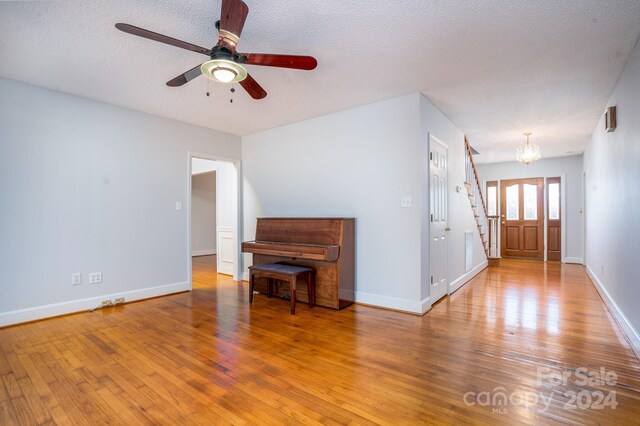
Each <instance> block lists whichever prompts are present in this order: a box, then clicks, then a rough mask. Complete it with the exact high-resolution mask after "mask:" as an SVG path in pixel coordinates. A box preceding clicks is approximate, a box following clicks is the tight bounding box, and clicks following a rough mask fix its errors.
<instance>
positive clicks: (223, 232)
mask: <svg viewBox="0 0 640 426" xmlns="http://www.w3.org/2000/svg"><path fill="white" fill-rule="evenodd" d="M217 243H218V256H217V263H218V273H219V274H226V275H233V273H234V265H235V258H236V244H235V237H234V230H233V228H218V238H217Z"/></svg>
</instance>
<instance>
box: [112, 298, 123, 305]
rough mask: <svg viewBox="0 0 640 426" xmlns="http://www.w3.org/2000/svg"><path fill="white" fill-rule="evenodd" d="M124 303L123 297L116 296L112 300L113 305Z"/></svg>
mask: <svg viewBox="0 0 640 426" xmlns="http://www.w3.org/2000/svg"><path fill="white" fill-rule="evenodd" d="M123 303H124V297H118V298H116V299H115V300H114V301H113V304H114V305H121V304H123Z"/></svg>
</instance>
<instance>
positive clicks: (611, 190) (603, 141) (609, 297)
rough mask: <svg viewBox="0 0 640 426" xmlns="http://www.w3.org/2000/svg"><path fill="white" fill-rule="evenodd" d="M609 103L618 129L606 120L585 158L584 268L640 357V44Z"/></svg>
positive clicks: (601, 124)
mask: <svg viewBox="0 0 640 426" xmlns="http://www.w3.org/2000/svg"><path fill="white" fill-rule="evenodd" d="M607 105H609V106H614V105H615V106H616V107H617V117H618V127H617V129H616V130H615V132H613V133H607V132H605V131H604V117H602V118H601V119H600V121H599V122H598V125H597V126H596V128H595V130H594V132H593V135H592V137H591V139H590V140H589V142H588V144H587V149H586V151H585V154H584V171H585V173H586V186H585V202H586V203H585V206H586V209H585V212H586V217H585V220H586V264H587V268H588V271H589V273H590V275H591V276H592V278H593V279H594V281H595V283H596V286H597V287H598V288H599V290H600V291H601V294H602V295H603V298H604V299H605V301H606V302H607V303H608V304H609V306H610V308H612V310H613V311H614V314H615V315H616V317H617V319H618V321H619V322H620V323H621V325H622V326H623V328H624V329H625V331H626V333H627V335H629V336H630V337H631V338H632V340H633V343H634V344H635V346H636V352H637V353H638V354H640V337H639V336H638V331H640V303H639V302H640V278H638V264H640V249H639V247H640V245H639V242H640V220H639V219H638V217H639V212H640V190H639V189H638V188H640V186H639V185H638V183H639V182H640V120H638V118H640V44H638V45H636V47H635V50H634V52H633V53H632V54H631V56H630V57H629V59H628V63H627V66H626V68H625V69H624V71H623V73H622V75H621V76H620V80H619V81H618V84H617V85H616V88H615V90H614V91H613V94H612V95H611V98H610V99H609V102H608V103H607Z"/></svg>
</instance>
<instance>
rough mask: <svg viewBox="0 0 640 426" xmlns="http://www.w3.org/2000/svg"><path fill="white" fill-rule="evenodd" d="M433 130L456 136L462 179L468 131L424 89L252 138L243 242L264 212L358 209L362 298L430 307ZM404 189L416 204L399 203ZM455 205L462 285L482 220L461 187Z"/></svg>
mask: <svg viewBox="0 0 640 426" xmlns="http://www.w3.org/2000/svg"><path fill="white" fill-rule="evenodd" d="M429 132H433V133H434V134H435V135H437V137H438V138H440V139H441V140H442V141H444V142H446V143H448V144H450V157H451V160H450V179H449V185H450V187H451V188H454V187H455V184H456V183H457V184H460V185H462V184H463V183H464V153H463V148H464V145H463V143H464V138H463V136H462V133H461V132H460V130H458V129H457V128H456V127H455V125H453V123H451V121H450V120H448V119H447V118H446V117H445V116H444V115H443V114H442V113H441V112H440V111H438V110H437V109H436V108H435V107H434V106H433V105H432V104H431V103H430V102H429V101H428V100H427V99H426V98H424V97H423V96H422V95H420V94H417V93H416V94H411V95H406V96H401V97H398V98H394V99H391V100H387V101H383V102H378V103H374V104H371V105H365V106H362V107H358V108H353V109H349V110H346V111H342V112H338V113H334V114H330V115H326V116H323V117H318V118H314V119H311V120H306V121H303V122H300V123H296V124H291V125H287V126H284V127H280V128H276V129H272V130H267V131H264V132H260V133H256V134H253V135H249V136H245V137H243V143H242V160H243V161H242V162H243V170H244V188H243V191H244V213H245V215H244V217H245V223H244V231H245V232H244V240H245V241H246V240H252V239H253V238H254V237H255V219H256V217H261V216H338V217H355V218H356V220H357V222H356V227H357V231H356V235H357V238H356V271H357V273H356V300H357V301H358V302H361V303H368V304H373V305H378V306H384V307H389V308H394V309H400V310H406V311H411V312H417V313H422V312H423V311H424V310H425V309H428V308H429V306H430V303H429V298H428V290H429V289H428V281H427V279H428V278H427V277H428V276H429V252H428V229H429V219H428V216H427V215H426V212H428V208H429V206H428V199H429V197H428V195H429V192H428V146H427V145H425V144H426V143H428V142H426V141H428V137H427V136H428V133H429ZM403 196H410V197H412V207H410V208H401V207H400V199H401V197H403ZM464 202H466V204H464ZM450 206H451V209H450V211H451V224H452V227H453V229H454V230H453V231H452V233H451V237H450V238H451V239H450V245H449V259H450V264H449V277H450V282H452V283H453V282H455V281H457V282H458V283H459V284H461V283H462V281H461V279H462V278H463V276H464V274H465V271H464V230H473V229H475V228H476V225H475V222H474V220H473V213H472V211H471V208H470V205H469V200H468V198H467V197H466V195H464V196H463V195H461V194H456V196H453V195H452V196H451V197H450ZM477 238H478V247H479V248H478V250H476V259H475V260H476V263H475V265H480V264H481V263H482V259H483V256H484V255H483V253H482V248H481V246H479V244H480V243H479V235H477ZM425 242H426V245H425ZM250 260H251V258H250V255H245V258H244V264H245V267H246V266H248V265H250ZM425 286H426V287H425Z"/></svg>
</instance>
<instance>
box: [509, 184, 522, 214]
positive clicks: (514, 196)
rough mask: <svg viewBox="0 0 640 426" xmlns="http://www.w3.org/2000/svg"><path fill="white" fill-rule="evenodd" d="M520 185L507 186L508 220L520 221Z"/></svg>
mask: <svg viewBox="0 0 640 426" xmlns="http://www.w3.org/2000/svg"><path fill="white" fill-rule="evenodd" d="M519 195H520V194H519V193H518V184H515V185H511V186H507V220H519V219H520V203H519Z"/></svg>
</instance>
